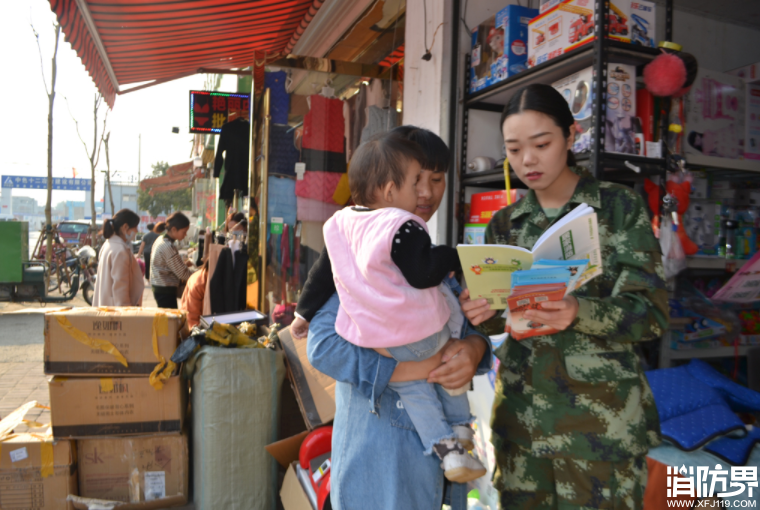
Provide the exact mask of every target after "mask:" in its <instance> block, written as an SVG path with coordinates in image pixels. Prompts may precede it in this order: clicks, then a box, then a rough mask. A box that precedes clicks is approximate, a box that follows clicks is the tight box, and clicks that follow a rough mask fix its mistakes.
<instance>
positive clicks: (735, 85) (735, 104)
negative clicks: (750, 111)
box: [684, 68, 746, 159]
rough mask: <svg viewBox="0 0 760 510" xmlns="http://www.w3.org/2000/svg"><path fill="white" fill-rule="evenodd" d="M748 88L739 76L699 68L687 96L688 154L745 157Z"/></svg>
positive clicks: (685, 144) (686, 139)
mask: <svg viewBox="0 0 760 510" xmlns="http://www.w3.org/2000/svg"><path fill="white" fill-rule="evenodd" d="M745 87H746V85H745V83H744V81H743V80H742V79H741V78H738V77H736V76H731V75H729V74H726V73H719V72H716V71H710V70H709V69H703V68H700V69H699V71H698V72H697V78H696V80H694V84H693V85H692V87H691V89H690V90H689V93H688V94H687V96H686V104H685V106H686V108H685V110H686V111H685V113H686V125H685V129H684V132H685V135H686V136H685V143H684V153H685V154H686V155H687V156H688V155H689V154H696V155H704V156H712V157H719V158H727V159H741V158H743V157H744V123H745V102H746V98H745Z"/></svg>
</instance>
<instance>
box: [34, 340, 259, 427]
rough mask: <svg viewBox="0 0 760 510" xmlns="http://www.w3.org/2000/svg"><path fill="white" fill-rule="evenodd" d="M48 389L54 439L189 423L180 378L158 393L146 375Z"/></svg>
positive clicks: (75, 381)
mask: <svg viewBox="0 0 760 510" xmlns="http://www.w3.org/2000/svg"><path fill="white" fill-rule="evenodd" d="M262 350H263V349H262ZM48 387H49V389H50V416H51V420H50V421H51V424H52V426H53V436H54V437H56V438H86V437H97V436H126V435H134V434H150V433H160V432H179V431H180V430H182V425H183V423H184V420H185V409H186V407H187V386H186V384H185V382H184V381H182V380H180V377H179V376H175V377H170V378H169V379H167V380H166V381H164V385H163V388H162V389H160V390H156V389H155V388H154V387H153V386H151V385H150V382H149V380H148V378H147V377H124V378H110V377H103V378H96V377H60V376H56V377H53V378H52V379H51V380H50V383H49V384H48Z"/></svg>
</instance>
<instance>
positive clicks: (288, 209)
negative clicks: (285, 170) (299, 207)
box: [267, 175, 296, 225]
mask: <svg viewBox="0 0 760 510" xmlns="http://www.w3.org/2000/svg"><path fill="white" fill-rule="evenodd" d="M267 182H268V186H269V195H268V198H267V222H271V221H272V218H282V219H283V223H285V224H288V225H294V224H295V222H296V181H295V179H291V178H289V177H275V176H271V175H270V176H269V179H268V181H267Z"/></svg>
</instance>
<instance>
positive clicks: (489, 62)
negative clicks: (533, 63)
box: [470, 5, 538, 92]
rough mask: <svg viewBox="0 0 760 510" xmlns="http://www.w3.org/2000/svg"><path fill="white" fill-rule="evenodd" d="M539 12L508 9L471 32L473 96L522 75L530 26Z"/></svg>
mask: <svg viewBox="0 0 760 510" xmlns="http://www.w3.org/2000/svg"><path fill="white" fill-rule="evenodd" d="M537 15H538V9H529V8H527V7H521V6H519V5H509V6H507V7H505V8H504V9H502V10H500V11H499V12H497V13H496V14H495V15H494V16H491V17H490V18H488V19H487V20H486V21H484V22H483V23H481V24H480V25H478V26H477V27H476V28H475V29H473V31H472V59H471V67H470V92H475V91H477V90H480V89H484V88H486V87H488V86H490V85H493V84H494V83H498V82H500V81H502V80H504V79H506V78H508V77H510V76H513V75H515V74H517V73H519V72H520V71H524V70H525V67H526V66H525V62H526V60H527V59H528V22H529V21H530V20H531V19H532V18H534V17H535V16H537Z"/></svg>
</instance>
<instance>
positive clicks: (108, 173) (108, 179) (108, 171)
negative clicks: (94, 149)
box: [103, 132, 116, 217]
mask: <svg viewBox="0 0 760 510" xmlns="http://www.w3.org/2000/svg"><path fill="white" fill-rule="evenodd" d="M109 138H111V133H110V132H109V133H108V134H107V135H106V137H105V139H104V140H103V143H104V144H105V146H106V184H107V185H108V200H109V201H110V202H111V217H113V215H114V213H115V212H116V211H114V210H113V191H111V160H110V159H109V157H108V139H109ZM103 199H105V197H103Z"/></svg>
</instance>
